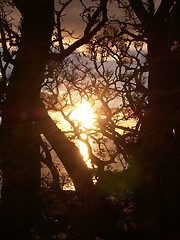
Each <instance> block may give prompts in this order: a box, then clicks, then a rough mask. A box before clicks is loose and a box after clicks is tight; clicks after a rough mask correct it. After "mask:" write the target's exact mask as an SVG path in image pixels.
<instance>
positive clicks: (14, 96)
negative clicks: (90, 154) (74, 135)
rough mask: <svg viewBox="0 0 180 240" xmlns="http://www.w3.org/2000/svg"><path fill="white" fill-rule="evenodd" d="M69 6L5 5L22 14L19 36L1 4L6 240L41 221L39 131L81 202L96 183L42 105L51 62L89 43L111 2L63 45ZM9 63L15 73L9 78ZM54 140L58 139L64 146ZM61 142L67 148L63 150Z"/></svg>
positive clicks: (96, 8) (51, 3)
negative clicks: (63, 22) (41, 99)
mask: <svg viewBox="0 0 180 240" xmlns="http://www.w3.org/2000/svg"><path fill="white" fill-rule="evenodd" d="M71 2H72V1H67V2H65V3H61V2H59V9H60V10H55V9H54V1H52V0H46V1H39V0H38V1H19V0H15V1H12V2H11V1H8V2H6V1H5V2H4V4H5V5H7V4H8V5H9V4H10V6H13V7H15V8H17V9H18V11H19V12H20V14H21V17H22V22H21V25H20V26H19V32H17V31H16V30H14V29H15V27H14V26H13V25H12V24H11V19H10V13H7V12H6V11H5V10H4V8H3V3H2V4H1V7H2V15H1V44H2V48H3V51H2V52H1V72H2V79H1V86H2V88H1V104H2V107H1V117H2V124H1V166H2V167H1V169H2V173H3V184H2V213H3V220H2V224H3V226H4V229H3V230H4V232H5V233H6V234H7V236H6V237H7V238H8V229H9V228H10V229H11V230H12V233H10V232H9V234H10V235H13V234H14V235H15V236H16V234H21V233H22V232H24V231H25V232H26V231H27V230H28V229H29V228H30V227H32V226H34V225H36V224H37V223H38V222H39V221H42V218H43V215H42V213H41V211H40V207H39V191H40V160H41V155H40V145H41V141H40V138H39V134H40V133H41V132H44V131H45V132H44V135H46V137H47V138H48V141H49V142H50V143H51V145H52V147H53V148H54V149H56V152H57V153H58V154H59V156H61V158H62V161H63V163H64V164H65V165H66V168H69V169H67V171H69V172H70V175H71V177H72V179H73V181H74V183H75V185H76V188H77V192H78V194H79V197H80V199H81V200H85V199H87V196H88V195H89V196H92V195H91V193H92V192H93V184H92V182H91V179H90V175H89V172H88V169H87V167H86V165H85V164H84V162H83V160H82V157H81V156H80V155H79V153H78V149H77V148H76V147H75V146H74V145H73V146H72V144H71V143H70V142H69V141H68V140H67V139H66V138H65V136H64V135H63V134H62V133H61V132H60V130H59V129H57V127H56V126H55V124H54V125H53V122H52V120H51V119H50V118H49V117H48V116H46V114H45V112H44V109H43V108H42V105H41V104H40V102H39V94H40V89H41V86H42V83H43V81H44V73H45V72H46V65H47V63H48V62H49V61H50V60H52V59H53V60H54V61H59V62H61V61H62V60H63V59H64V58H65V57H67V56H68V55H70V54H71V53H72V52H73V51H74V50H76V49H77V48H78V47H80V46H82V45H83V44H86V43H88V41H89V40H90V39H91V38H92V37H93V36H94V35H95V34H96V33H97V32H98V31H99V30H100V29H101V27H102V26H103V24H104V23H105V21H106V4H107V1H100V2H99V5H98V4H97V5H96V6H94V7H93V11H92V12H91V8H89V10H88V11H84V13H83V19H84V21H85V22H86V26H85V30H84V33H83V35H82V37H79V38H78V39H76V41H75V42H74V43H73V44H71V45H64V44H63V37H64V36H63V34H62V32H63V29H62V28H61V25H60V23H61V18H62V14H63V11H64V9H65V8H66V7H67V6H68V5H69V4H70V3H71ZM6 7H7V6H6ZM87 14H88V16H89V17H88V19H87V16H86V15H87ZM54 15H55V16H56V18H55V20H54ZM97 20H98V21H97ZM55 27H57V28H56V29H55ZM54 29H55V30H54ZM53 31H55V35H54V36H56V37H55V38H54V40H53V44H55V43H56V42H58V43H59V46H58V47H57V45H56V46H54V45H52V48H51V44H52V41H51V40H52V36H53ZM69 34H70V35H72V34H71V33H70V32H69ZM72 37H73V36H72ZM10 64H12V65H13V69H12V73H11V75H10V77H9V78H8V77H7V74H8V72H7V70H8V67H9V66H10ZM12 65H11V66H12ZM49 74H50V73H49ZM40 123H41V125H40ZM49 129H51V131H52V132H50V130H49ZM53 135H54V137H53ZM56 140H58V141H59V140H60V142H59V144H60V146H58V142H56ZM61 141H62V142H61ZM61 144H62V145H63V144H64V145H63V148H62V145H61ZM65 148H66V149H65ZM69 149H70V151H69ZM66 154H68V156H66ZM74 154H75V157H74ZM66 160H67V161H66ZM70 161H71V163H70ZM72 168H74V170H73V171H72ZM18 232H19V233H18ZM19 238H20V236H19ZM22 238H23V237H22Z"/></svg>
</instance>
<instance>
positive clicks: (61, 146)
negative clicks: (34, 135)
mask: <svg viewBox="0 0 180 240" xmlns="http://www.w3.org/2000/svg"><path fill="white" fill-rule="evenodd" d="M41 109H42V117H41V120H40V121H37V122H36V126H37V127H38V129H39V131H40V132H41V133H43V135H44V136H45V137H46V139H47V140H48V142H49V143H50V144H51V146H52V148H53V149H54V151H55V152H56V154H57V156H58V157H59V159H60V160H61V162H62V163H63V165H64V167H65V169H66V170H67V172H68V173H69V175H70V177H71V178H72V180H73V182H74V185H75V188H76V191H77V194H78V197H79V198H80V200H81V201H83V202H86V201H88V200H90V198H93V197H95V188H94V185H93V182H92V178H91V175H90V170H89V169H88V167H87V165H86V164H85V162H84V160H83V157H82V155H81V154H80V151H79V149H78V148H77V147H76V146H75V144H74V143H72V142H70V141H69V140H68V138H67V137H66V136H65V134H64V133H63V132H62V131H61V130H60V129H59V128H58V127H57V126H56V124H55V123H54V121H53V120H52V119H51V118H50V116H49V115H48V113H47V112H46V110H45V109H44V107H43V106H42V108H41Z"/></svg>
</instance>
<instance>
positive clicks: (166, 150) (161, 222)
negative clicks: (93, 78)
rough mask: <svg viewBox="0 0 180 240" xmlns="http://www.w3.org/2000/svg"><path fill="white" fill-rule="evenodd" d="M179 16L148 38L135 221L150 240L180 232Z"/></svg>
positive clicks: (175, 16) (176, 15)
mask: <svg viewBox="0 0 180 240" xmlns="http://www.w3.org/2000/svg"><path fill="white" fill-rule="evenodd" d="M179 13H180V7H179V3H177V8H176V11H174V12H173V13H172V16H170V17H169V21H166V22H164V23H163V24H157V25H156V26H155V29H154V31H153V32H151V34H150V35H149V37H148V62H149V81H148V82H149V106H148V108H147V109H146V112H145V115H144V119H143V122H142V127H141V141H142V149H141V152H140V157H139V167H140V169H141V178H142V179H141V180H142V185H141V187H140V189H139V191H138V192H137V196H136V197H137V216H138V220H137V222H138V224H139V229H142V230H143V231H144V233H145V235H146V237H149V238H146V239H150V238H151V239H152V238H153V239H159V238H160V236H161V234H162V233H164V234H165V235H166V237H167V236H169V238H167V239H173V238H172V236H175V235H177V234H178V232H179V216H180V196H179V191H180V174H179V172H180V162H179V149H178V145H179V120H180V109H179V99H180V92H179V90H180V81H179V76H180V67H179V60H180V48H179V43H180V30H179V27H178V23H179V21H180V14H179ZM158 234H159V238H158ZM161 237H162V236H161Z"/></svg>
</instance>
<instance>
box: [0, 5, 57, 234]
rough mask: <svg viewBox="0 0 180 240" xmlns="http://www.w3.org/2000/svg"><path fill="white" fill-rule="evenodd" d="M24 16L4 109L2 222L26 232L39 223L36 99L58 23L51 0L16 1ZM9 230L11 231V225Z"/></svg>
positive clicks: (38, 150)
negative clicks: (53, 32)
mask: <svg viewBox="0 0 180 240" xmlns="http://www.w3.org/2000/svg"><path fill="white" fill-rule="evenodd" d="M14 3H15V5H16V6H17V8H18V9H19V10H20V12H21V14H22V16H23V22H22V30H21V33H22V36H21V42H20V44H19V49H18V53H17V56H16V59H15V65H14V69H13V71H12V74H11V77H10V79H9V86H8V90H7V100H6V103H5V105H4V109H3V119H2V134H3V136H2V138H3V164H2V168H3V169H2V170H3V186H2V199H3V213H4V219H3V224H4V225H5V227H6V228H7V229H8V231H9V229H13V230H14V231H16V232H18V231H20V230H21V231H23V230H25V229H26V228H28V227H29V226H30V225H33V224H35V221H36V220H37V219H36V218H37V215H38V212H39V211H38V194H39V189H40V149H39V146H40V143H39V136H38V134H37V133H36V129H35V127H34V123H33V122H34V121H35V119H36V118H38V117H39V116H38V112H37V111H36V101H37V98H38V96H39V91H40V88H41V84H42V81H43V73H44V70H45V65H46V61H47V59H48V53H49V48H50V42H51V35H52V31H53V27H54V22H53V16H54V12H53V11H54V8H53V1H51V0H45V1H40V0H31V1H19V0H17V1H14ZM10 231H11V230H10Z"/></svg>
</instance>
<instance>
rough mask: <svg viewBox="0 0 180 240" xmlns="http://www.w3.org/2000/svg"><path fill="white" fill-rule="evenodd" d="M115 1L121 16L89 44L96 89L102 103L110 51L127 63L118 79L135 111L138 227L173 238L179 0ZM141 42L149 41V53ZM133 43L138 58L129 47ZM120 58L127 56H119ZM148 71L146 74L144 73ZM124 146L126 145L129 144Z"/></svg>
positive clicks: (148, 234)
mask: <svg viewBox="0 0 180 240" xmlns="http://www.w3.org/2000/svg"><path fill="white" fill-rule="evenodd" d="M118 3H119V7H120V9H121V13H120V17H119V19H115V18H113V19H112V21H111V22H113V24H114V25H113V26H111V27H110V28H108V27H107V29H106V28H105V29H104V33H103V36H101V37H100V38H99V39H97V41H96V42H95V44H96V45H95V44H92V52H91V53H92V56H93V57H92V59H96V60H97V49H98V51H99V52H98V54H99V53H101V56H102V58H101V60H100V61H101V63H98V64H99V65H98V64H97V63H96V62H95V69H96V70H97V71H99V75H100V76H101V78H102V79H103V80H104V81H102V83H98V81H97V78H96V80H95V81H94V82H95V83H97V86H98V87H97V89H96V90H97V92H96V94H97V95H98V94H99V95H98V97H99V98H98V100H99V99H100V97H102V98H101V100H102V105H103V101H104V99H105V95H106V94H107V92H108V91H109V87H110V85H109V87H107V89H108V91H107V92H105V89H106V81H107V79H108V76H107V75H106V76H105V75H103V74H102V72H103V70H101V71H100V70H99V69H100V68H101V67H102V68H103V66H102V65H101V64H102V62H103V61H104V62H105V61H106V59H107V58H106V57H107V56H109V55H111V57H113V58H114V59H115V60H116V62H117V64H119V68H124V69H129V74H128V76H127V78H125V79H123V80H122V81H123V82H124V88H122V89H123V91H124V98H123V91H121V96H122V99H124V103H125V106H126V109H127V108H128V104H129V105H130V109H131V111H132V112H133V115H134V116H137V117H138V119H139V121H138V123H137V128H136V133H135V135H132V136H135V137H134V138H133V141H132V143H133V144H132V146H133V147H134V148H133V151H132V152H133V153H135V154H134V156H133V158H134V159H135V162H136V168H137V169H138V176H137V177H138V178H139V179H140V185H139V187H138V189H137V191H136V192H135V198H136V223H137V229H138V231H139V233H140V235H141V237H142V238H147V237H149V238H155V239H157V238H163V236H164V235H168V237H169V238H171V237H172V236H173V235H176V234H178V231H179V230H178V229H179V226H178V224H179V221H178V218H179V217H178V216H179V197H178V196H179V195H178V192H179V182H180V180H179V173H178V172H179V161H178V157H179V150H178V146H179V133H178V132H179V123H178V119H179V106H178V99H179V82H178V76H179V67H178V61H179V28H178V20H179V2H177V1H161V2H160V4H159V5H155V3H156V2H155V1H118ZM155 6H157V7H156V8H155ZM123 10H125V12H126V14H124V15H123ZM123 16H124V18H123ZM114 26H115V27H114ZM142 43H145V45H146V44H147V56H146V49H143V45H142ZM117 45H121V47H120V48H119V47H117ZM133 45H134V50H135V52H136V53H137V57H136V58H135V57H134V52H133V51H132V49H131V47H132V46H133ZM107 52H108V54H107ZM135 55H136V54H135ZM141 57H144V58H146V59H147V63H146V61H145V62H141V61H140V59H141ZM123 58H124V59H126V60H127V61H126V62H125V61H124V62H122V59H123ZM133 61H134V62H135V63H134V64H135V65H136V67H134V65H133ZM124 69H123V70H122V71H120V73H123V71H124ZM147 71H148V75H147V74H144V75H143V72H147ZM125 73H127V71H126V72H125ZM116 74H117V72H116ZM110 75H111V73H110ZM93 77H94V75H93V74H92V75H91V78H92V79H93ZM143 78H144V79H147V82H145V83H143ZM94 79H95V78H94ZM170 79H171V80H172V81H171V80H170ZM72 80H74V79H71V81H72ZM109 81H110V78H109ZM109 81H107V85H108V84H109ZM94 86H95V84H94ZM146 86H147V88H145V87H146ZM88 87H90V86H88ZM75 88H76V89H79V91H80V93H81V95H82V96H84V97H85V98H86V97H87V98H88V97H89V95H88V94H87V95H86V93H87V91H84V89H83V88H80V87H79V86H78V84H77V83H75ZM94 88H95V87H94ZM100 89H101V90H100ZM86 90H87V89H86ZM98 91H99V92H98ZM89 92H90V91H89ZM96 94H95V95H96ZM103 94H104V96H103ZM97 95H96V96H97ZM112 97H113V96H112ZM107 101H108V99H107ZM104 109H106V110H107V116H108V114H112V113H111V110H110V109H109V108H108V104H107V102H105V101H104ZM105 125H106V126H105ZM105 125H104V126H105V128H104V129H105V131H103V128H101V131H103V134H106V135H107V134H108V132H109V131H110V132H111V130H112V128H110V125H108V121H105ZM111 127H112V125H111ZM106 130H107V132H106ZM109 136H110V135H109ZM111 137H112V136H111ZM113 137H114V136H113ZM120 139H121V138H118V141H120ZM124 140H125V139H123V141H122V143H123V144H124ZM134 143H137V144H134ZM117 145H118V144H117ZM125 149H126V150H128V151H129V149H128V146H126V148H125ZM135 149H136V151H135ZM164 229H166V231H164Z"/></svg>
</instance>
